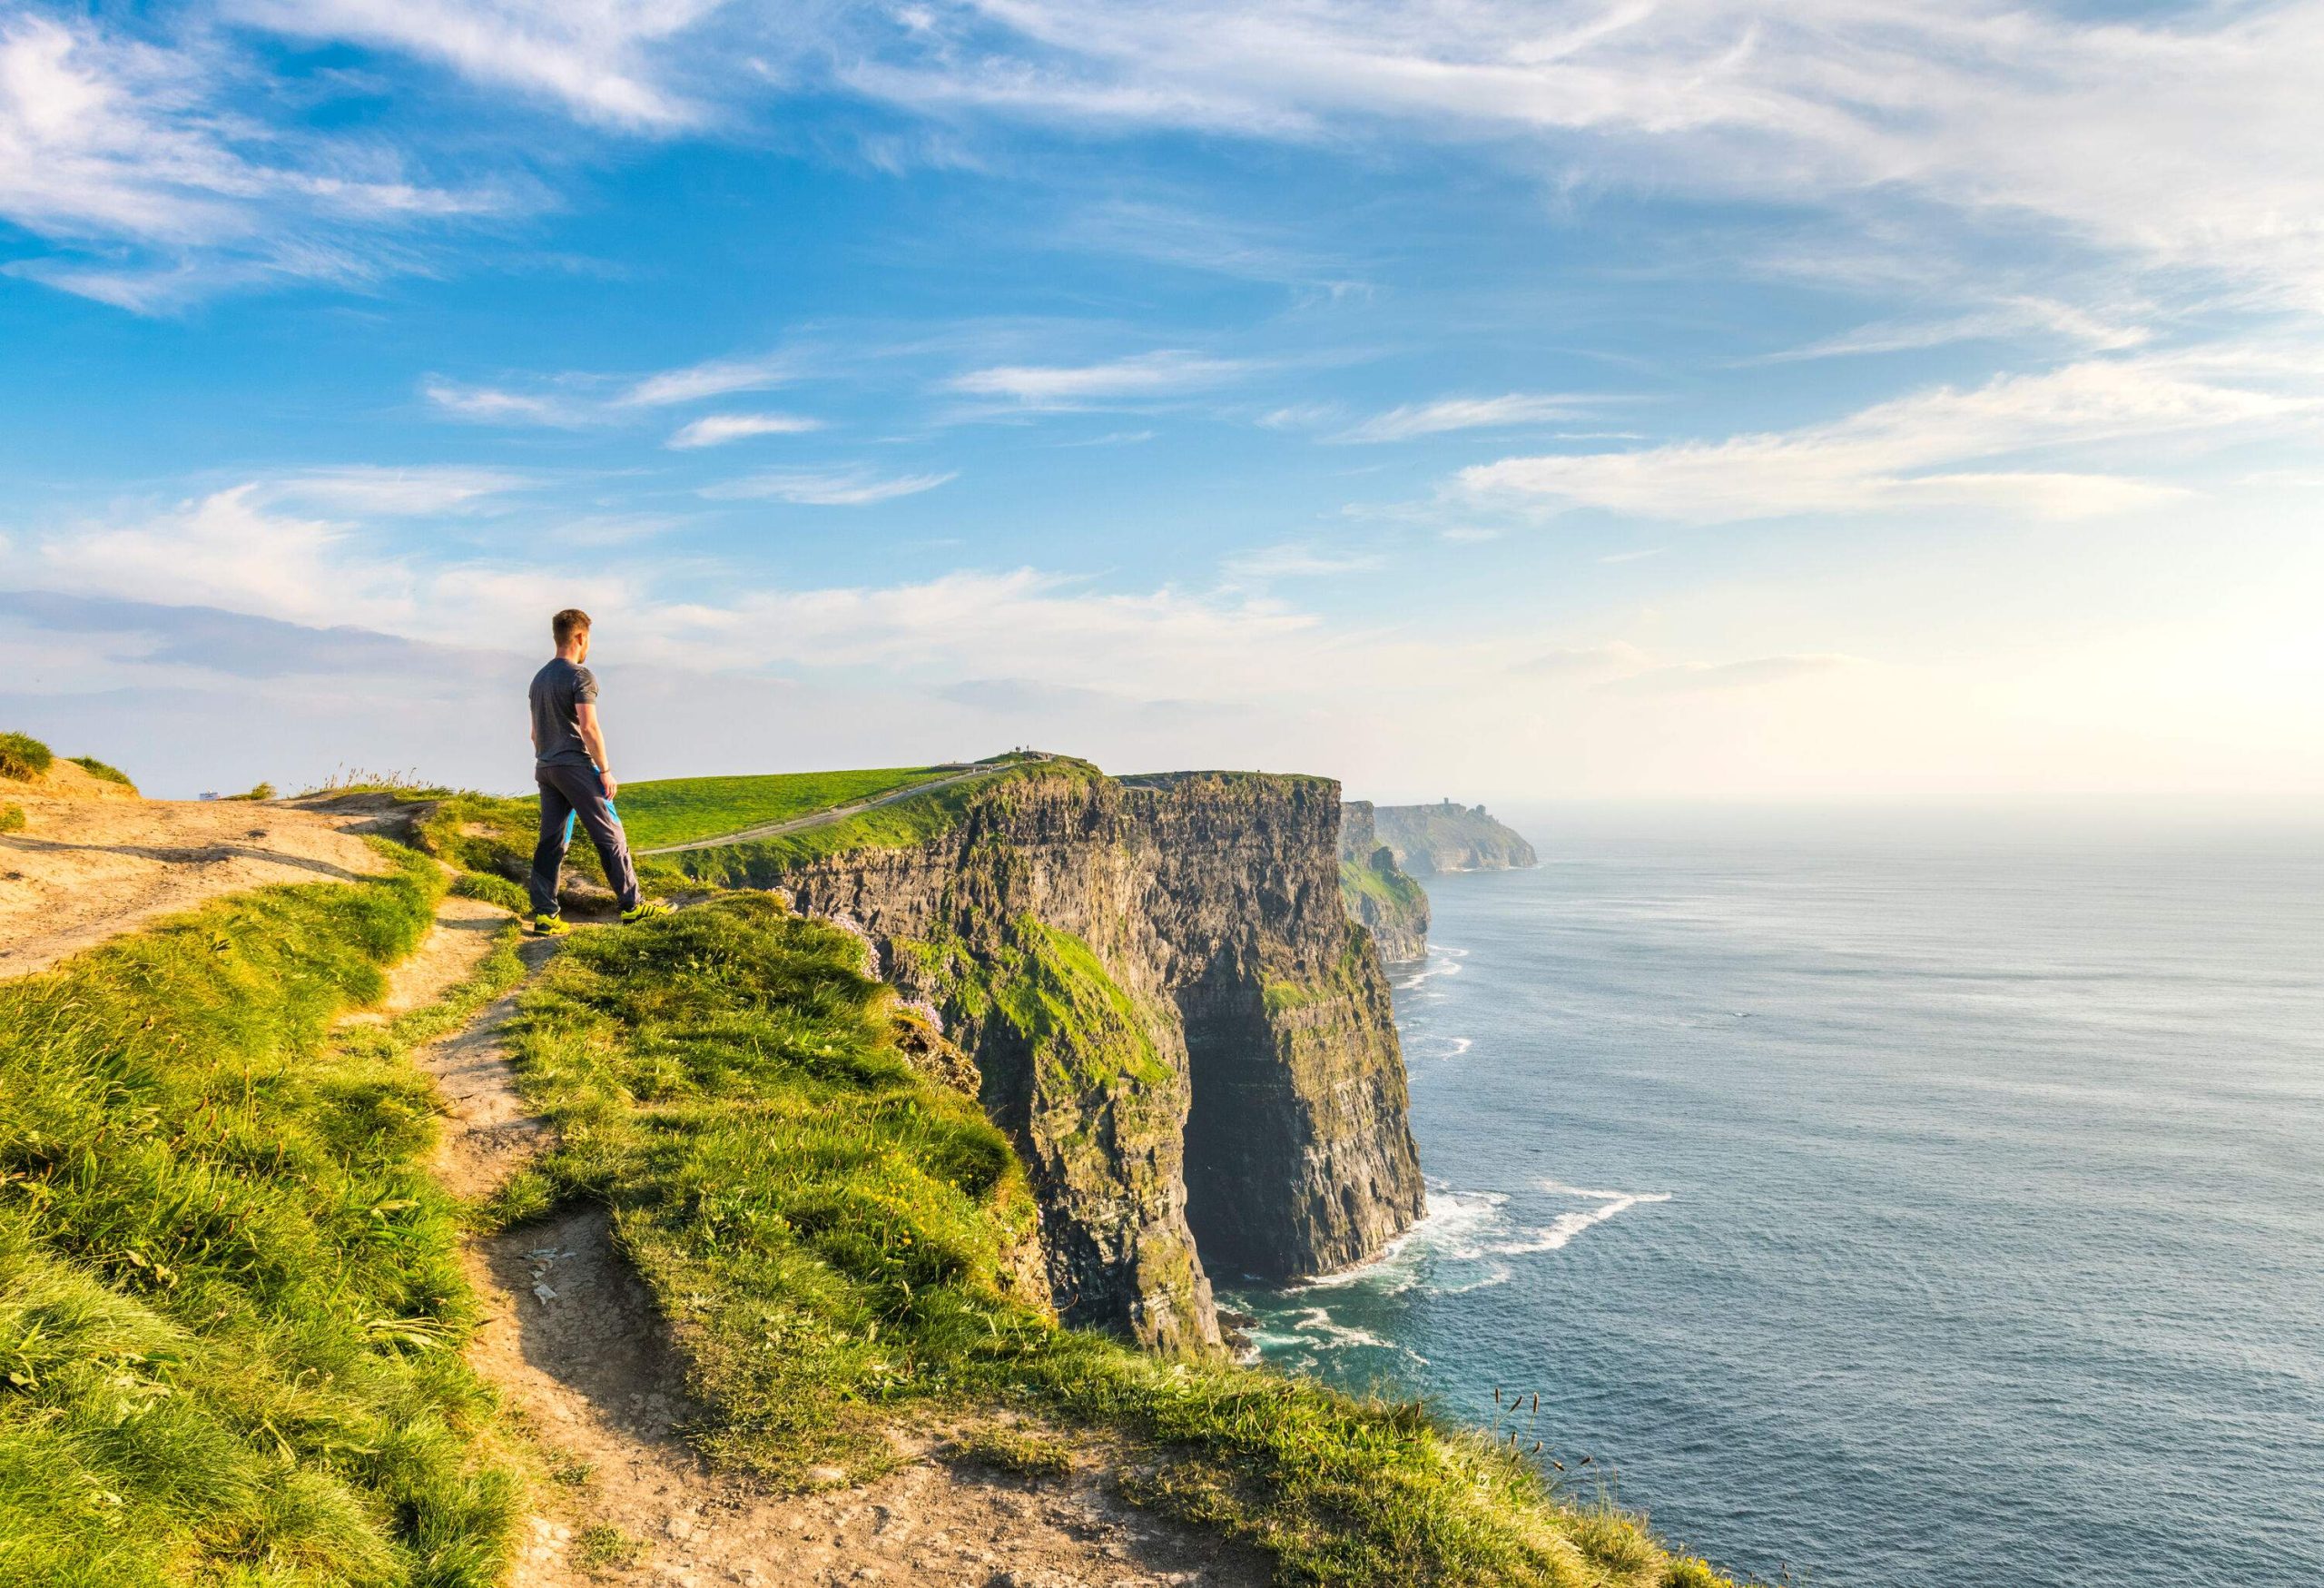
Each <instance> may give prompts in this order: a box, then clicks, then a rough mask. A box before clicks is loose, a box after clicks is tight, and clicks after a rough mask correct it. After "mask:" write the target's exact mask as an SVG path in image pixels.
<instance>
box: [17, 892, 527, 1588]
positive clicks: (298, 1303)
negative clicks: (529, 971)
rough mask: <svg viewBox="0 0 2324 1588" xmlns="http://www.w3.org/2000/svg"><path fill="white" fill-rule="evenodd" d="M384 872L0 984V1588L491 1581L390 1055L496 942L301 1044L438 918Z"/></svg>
mask: <svg viewBox="0 0 2324 1588" xmlns="http://www.w3.org/2000/svg"><path fill="white" fill-rule="evenodd" d="M390 853H392V854H394V855H395V856H396V857H397V859H398V863H397V864H396V865H395V867H394V868H393V870H392V871H391V872H390V873H389V874H387V875H385V876H382V877H378V878H367V879H364V880H361V881H359V882H354V883H316V884H308V885H303V886H293V887H280V888H270V889H264V890H261V891H258V892H255V893H247V894H241V895H238V896H235V897H233V898H230V899H226V900H222V901H220V902H215V903H213V904H211V905H209V906H207V907H205V908H203V909H202V910H199V911H195V912H192V913H189V914H186V915H182V916H178V917H174V918H172V919H171V920H168V921H165V922H162V923H160V924H158V925H156V926H153V927H151V928H149V929H147V930H145V931H143V932H138V933H135V934H133V935H132V936H129V937H125V938H122V939H119V940H116V941H115V942H112V943H110V944H107V945H106V946H104V947H103V948H100V949H98V950H96V951H94V952H90V953H87V954H84V955H81V956H79V957H77V958H75V959H73V960H71V961H68V962H65V963H64V964H63V965H61V966H59V967H57V968H56V969H55V970H54V971H52V972H47V973H45V974H43V975H40V976H34V977H28V978H25V980H23V981H15V982H11V983H8V984H6V985H5V987H0V1582H9V1583H18V1582H22V1583H90V1584H94V1583H140V1584H145V1583H152V1584H168V1585H172V1588H176V1585H181V1584H182V1585H185V1588H193V1585H195V1584H200V1585H202V1588H209V1585H211V1584H224V1583H248V1584H253V1585H255V1584H257V1583H276V1584H282V1585H284V1588H290V1585H292V1584H299V1585H305V1584H315V1585H318V1588H320V1584H323V1583H349V1584H363V1585H367V1588H368V1585H372V1584H377V1585H379V1588H405V1585H409V1588H419V1585H420V1584H427V1585H428V1588H487V1584H489V1583H494V1582H495V1581H497V1577H498V1574H499V1572H500V1570H501V1568H502V1565H503V1564H504V1563H505V1560H506V1555H507V1537H508V1534H509V1530H510V1527H511V1524H512V1523H513V1520H514V1516H515V1511H516V1505H517V1491H516V1486H515V1483H514V1480H513V1479H512V1478H511V1477H510V1476H509V1475H507V1474H506V1473H504V1472H502V1471H500V1470H498V1469H497V1467H496V1466H495V1465H492V1464H490V1463H489V1462H488V1461H487V1460H486V1459H484V1456H483V1455H482V1451H483V1448H484V1441H485V1438H486V1435H487V1430H488V1428H489V1426H490V1421H491V1418H492V1416H493V1415H494V1414H493V1405H492V1400H491V1397H490V1396H489V1395H488V1393H487V1390H486V1389H485V1387H484V1386H483V1385H482V1384H481V1383H480V1382H479V1381H478V1379H477V1378H476V1377H475V1376H473V1375H472V1374H471V1373H470V1372H469V1370H468V1367H467V1366H466V1365H465V1364H464V1363H463V1362H462V1360H461V1358H460V1356H459V1351H458V1346H459V1344H460V1342H461V1340H462V1339H463V1338H464V1337H465V1336H466V1334H467V1333H468V1329H469V1328H470V1327H471V1326H472V1324H473V1322H474V1310H473V1307H474V1304H473V1302H472V1300H471V1298H470V1297H469V1294H468V1290H467V1287H466V1286H465V1284H464V1283H463V1281H462V1278H461V1275H460V1270H459V1267H458V1260H457V1254H456V1248H455V1241H456V1238H457V1224H456V1217H457V1209H456V1208H455V1206H454V1204H453V1203H452V1201H451V1199H450V1198H448V1196H447V1195H446V1194H445V1193H444V1192H443V1191H442V1190H441V1189H439V1188H438V1186H437V1185H436V1182H435V1181H434V1179H433V1178H432V1177H431V1176H430V1175H429V1174H428V1172H427V1169H426V1168H425V1165H424V1163H423V1153H424V1150H425V1148H426V1146H427V1143H428V1140H429V1139H430V1137H431V1134H432V1132H433V1129H434V1124H433V1110H434V1096H433V1092H432V1090H431V1089H430V1088H429V1087H428V1083H427V1081H426V1080H425V1079H424V1078H423V1077H422V1076H420V1075H419V1073H418V1072H417V1071H416V1070H414V1069H413V1068H412V1067H411V1066H410V1065H409V1062H408V1061H407V1059H406V1050H407V1049H408V1048H409V1045H410V1044H412V1043H414V1042H416V1041H422V1040H425V1039H426V1038H427V1037H428V1036H429V1035H433V1034H436V1033H437V1032H438V1031H441V1030H442V1029H444V1027H445V1026H446V1024H447V1023H448V1022H449V1021H456V1020H457V1019H458V1018H460V1015H461V1011H462V1009H463V1008H465V1007H468V1006H469V1005H472V1004H473V1003H474V1002H477V1001H481V1000H482V999H483V998H485V997H487V996H489V995H490V991H489V990H490V988H491V987H492V986H493V984H494V983H495V982H496V981H497V982H498V983H499V984H500V985H505V984H506V981H507V979H509V976H510V970H511V968H512V967H515V968H517V969H518V970H521V967H520V966H518V965H517V961H516V957H515V953H514V950H513V946H512V943H513V933H512V934H511V939H510V941H509V942H504V943H503V944H502V945H501V946H500V949H499V951H498V952H497V955H496V957H495V959H494V960H488V961H487V970H486V971H485V972H483V973H482V974H481V975H480V976H479V977H478V980H477V981H476V982H475V983H474V984H472V985H471V986H469V987H468V988H465V989H463V990H462V991H461V992H460V994H459V996H458V998H456V1000H455V1001H454V1002H453V1004H452V1005H448V1006H440V1007H437V1008H432V1009H429V1010H426V1011H417V1012H416V1013H415V1014H413V1015H411V1016H407V1017H405V1018H404V1019H402V1020H399V1021H395V1022H392V1023H390V1024H389V1025H385V1026H370V1027H365V1026H355V1027H350V1028H348V1030H347V1031H345V1032H343V1033H342V1034H341V1035H340V1036H339V1037H336V1038H335V1037H333V1036H332V1035H331V1024H332V1020H333V1017H334V1015H336V1014H337V1013H338V1012H339V1011H340V1010H342V1009H345V1008H348V1007H350V1006H353V1005H359V1004H363V1003H368V1002H370V1001H374V1000H376V999H377V998H378V996H379V993H380V992H381V991H383V988H384V985H385V983H384V979H383V977H382V974H381V967H382V966H384V965H386V964H387V963H389V962H392V961H394V960H395V959H397V958H399V957H400V956H401V955H403V954H404V953H406V952H409V951H410V950H411V949H412V948H413V947H414V946H415V945H416V944H417V943H418V942H419V939H420V937H421V935H422V934H423V933H424V932H426V930H427V928H428V922H429V919H430V916H431V913H432V912H433V909H434V905H435V902H436V901H437V899H438V897H439V896H440V894H441V893H442V890H443V885H444V884H443V880H442V874H441V873H440V871H439V870H438V868H437V867H436V866H435V865H434V864H433V863H431V862H428V861H426V860H424V859H422V858H421V857H419V856H417V855H413V854H410V853H409V852H405V851H393V850H391V851H390ZM463 1001H465V1002H463Z"/></svg>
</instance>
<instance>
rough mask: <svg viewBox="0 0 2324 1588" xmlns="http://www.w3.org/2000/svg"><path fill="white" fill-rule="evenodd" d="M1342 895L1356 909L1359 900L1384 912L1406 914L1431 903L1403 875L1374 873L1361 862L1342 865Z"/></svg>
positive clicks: (1414, 884) (1417, 884) (1424, 894)
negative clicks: (1367, 900) (1366, 901)
mask: <svg viewBox="0 0 2324 1588" xmlns="http://www.w3.org/2000/svg"><path fill="white" fill-rule="evenodd" d="M1340 893H1341V896H1342V897H1344V898H1345V899H1346V900H1347V901H1348V902H1349V905H1350V908H1351V910H1353V909H1354V904H1355V902H1356V901H1357V900H1359V899H1370V900H1371V901H1372V902H1373V903H1374V905H1375V906H1377V907H1378V908H1379V909H1381V910H1383V911H1387V912H1393V913H1396V914H1407V913H1410V912H1412V911H1413V910H1416V909H1419V908H1421V907H1423V906H1424V905H1426V904H1427V902H1428V894H1427V893H1426V892H1425V891H1424V890H1423V888H1422V887H1421V885H1420V884H1419V883H1416V882H1414V881H1413V879H1412V878H1411V877H1409V876H1406V875H1405V874H1404V873H1403V872H1401V871H1398V872H1380V871H1374V870H1373V869H1372V867H1371V866H1369V865H1366V864H1364V863H1361V862H1358V861H1353V860H1344V861H1342V862H1340Z"/></svg>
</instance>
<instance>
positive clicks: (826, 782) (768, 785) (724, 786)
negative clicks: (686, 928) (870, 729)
mask: <svg viewBox="0 0 2324 1588" xmlns="http://www.w3.org/2000/svg"><path fill="white" fill-rule="evenodd" d="M959 770H960V769H959V768H957V767H943V766H890V767H880V768H874V769H871V770H867V771H862V772H789V773H771V774H766V775H763V776H750V777H672V778H664V779H659V780H656V781H655V782H652V783H633V784H624V785H623V787H622V791H621V798H620V799H619V800H618V801H617V802H616V803H617V804H619V805H620V806H621V819H622V825H623V826H625V827H626V828H627V829H628V830H629V841H630V843H632V844H633V845H634V846H635V847H637V848H640V849H653V848H655V847H657V846H659V845H661V844H665V843H692V842H694V840H695V839H697V838H715V837H717V836H719V835H720V834H721V833H739V832H741V831H742V830H743V829H744V828H746V827H756V826H760V825H763V824H766V823H769V822H783V821H788V820H789V819H790V818H792V817H793V816H803V815H807V814H812V813H813V812H816V811H828V810H830V809H831V808H832V807H833V806H834V805H846V804H855V803H856V802H857V801H859V800H868V799H876V798H878V797H879V796H880V795H881V794H892V793H894V792H895V791H896V790H898V789H901V788H910V787H911V786H912V785H914V784H922V783H927V782H930V781H931V780H933V779H936V778H940V777H948V776H950V775H951V774H954V773H955V772H957V771H959Z"/></svg>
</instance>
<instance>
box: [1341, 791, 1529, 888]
mask: <svg viewBox="0 0 2324 1588" xmlns="http://www.w3.org/2000/svg"><path fill="white" fill-rule="evenodd" d="M1372 820H1373V824H1374V830H1375V831H1376V832H1377V833H1378V834H1379V841H1380V842H1381V843H1384V844H1386V845H1387V846H1388V848H1389V849H1390V850H1391V851H1392V852H1393V853H1394V854H1395V857H1396V863H1397V864H1398V865H1400V866H1402V867H1403V869H1404V870H1405V871H1407V872H1410V873H1412V874H1413V875H1414V876H1419V877H1424V876H1429V875H1431V874H1433V873H1437V872H1498V871H1509V870H1512V869H1513V868H1519V867H1523V866H1531V865H1538V864H1539V863H1541V862H1540V857H1539V856H1537V855H1536V854H1534V853H1533V846H1532V845H1531V844H1530V843H1526V842H1525V840H1524V839H1523V838H1521V837H1520V836H1518V834H1517V833H1514V832H1512V830H1511V829H1509V828H1508V827H1507V826H1504V825H1503V824H1502V823H1500V822H1497V821H1495V820H1494V819H1493V818H1492V815H1490V814H1488V813H1487V812H1486V810H1485V808H1484V807H1483V806H1482V805H1456V804H1453V803H1452V801H1451V800H1446V801H1444V802H1443V804H1434V805H1379V806H1375V807H1374V809H1373V812H1372Z"/></svg>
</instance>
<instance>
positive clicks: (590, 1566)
mask: <svg viewBox="0 0 2324 1588" xmlns="http://www.w3.org/2000/svg"><path fill="white" fill-rule="evenodd" d="M644 1554H645V1541H644V1540H643V1539H636V1538H632V1537H631V1536H630V1535H629V1534H626V1533H624V1532H623V1531H622V1530H621V1529H620V1528H618V1527H615V1525H613V1524H611V1523H609V1522H600V1523H598V1524H596V1525H595V1526H591V1527H585V1528H583V1529H582V1530H581V1531H580V1532H579V1533H577V1534H575V1535H574V1538H573V1555H572V1559H573V1563H574V1564H575V1565H576V1566H578V1567H580V1568H581V1569H582V1570H583V1571H585V1572H605V1571H618V1570H620V1569H621V1568H623V1567H625V1566H633V1565H635V1564H636V1563H637V1561H638V1559H639V1557H640V1556H642V1555H644Z"/></svg>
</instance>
